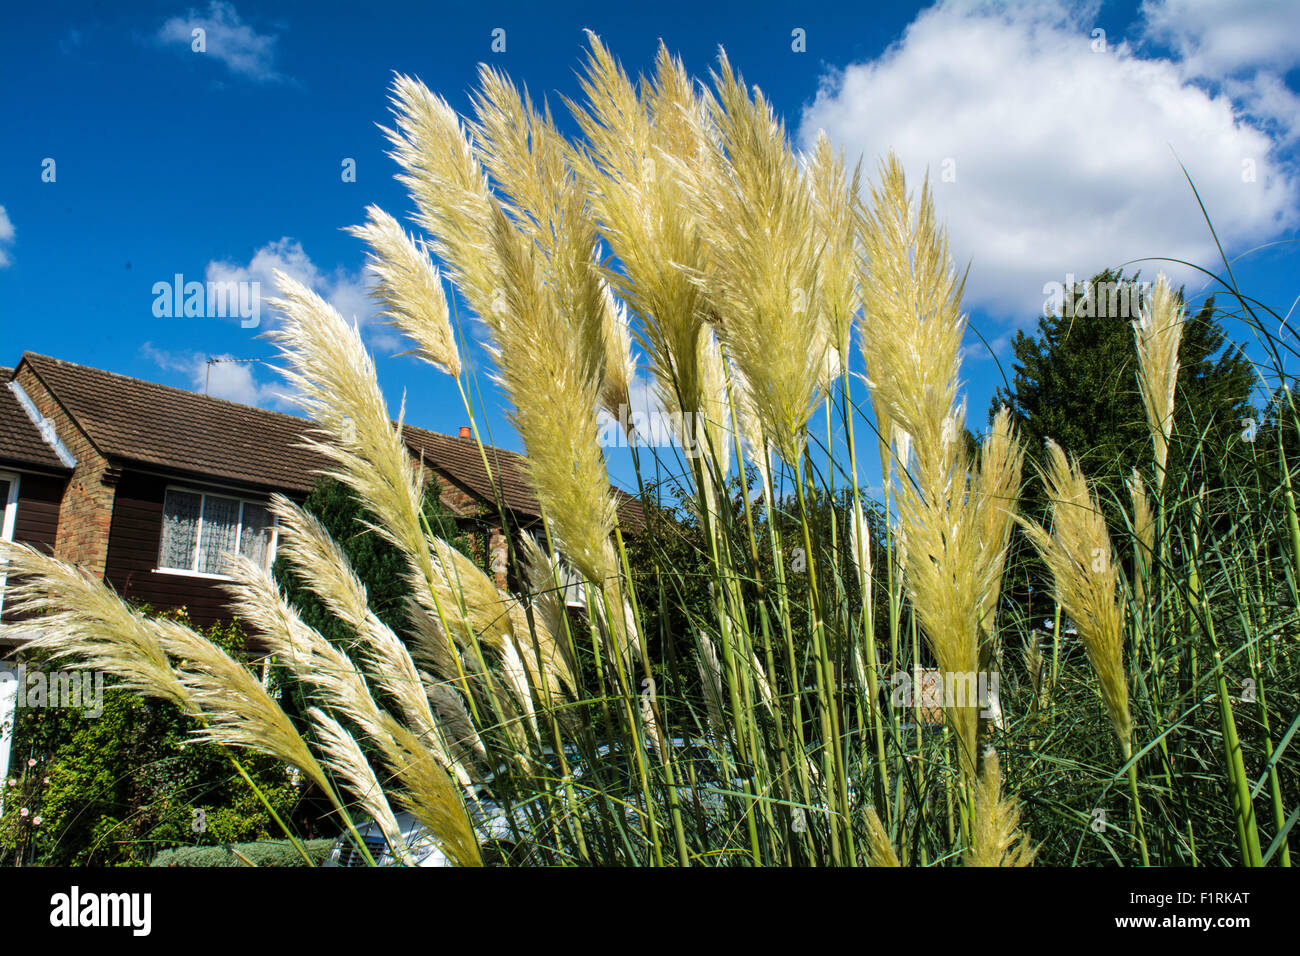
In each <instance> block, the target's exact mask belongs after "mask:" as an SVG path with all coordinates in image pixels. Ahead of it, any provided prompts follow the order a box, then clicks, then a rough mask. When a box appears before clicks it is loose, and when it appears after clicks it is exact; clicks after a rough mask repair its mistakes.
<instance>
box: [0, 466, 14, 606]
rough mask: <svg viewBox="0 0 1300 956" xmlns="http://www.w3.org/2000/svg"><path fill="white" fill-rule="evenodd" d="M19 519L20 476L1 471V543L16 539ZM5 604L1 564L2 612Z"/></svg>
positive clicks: (0, 589)
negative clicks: (15, 534)
mask: <svg viewBox="0 0 1300 956" xmlns="http://www.w3.org/2000/svg"><path fill="white" fill-rule="evenodd" d="M17 517H18V476H17V475H14V474H10V473H9V472H5V471H0V541H12V540H13V539H14V521H15V520H16V519H17ZM4 604H5V572H4V565H3V564H0V611H3V610H4Z"/></svg>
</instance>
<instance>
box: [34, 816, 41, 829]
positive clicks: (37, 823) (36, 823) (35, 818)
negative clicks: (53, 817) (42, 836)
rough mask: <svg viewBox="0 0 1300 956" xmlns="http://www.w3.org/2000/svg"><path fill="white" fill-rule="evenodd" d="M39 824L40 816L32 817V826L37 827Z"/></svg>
mask: <svg viewBox="0 0 1300 956" xmlns="http://www.w3.org/2000/svg"><path fill="white" fill-rule="evenodd" d="M40 825H41V818H40V817H32V826H34V827H38V826H40Z"/></svg>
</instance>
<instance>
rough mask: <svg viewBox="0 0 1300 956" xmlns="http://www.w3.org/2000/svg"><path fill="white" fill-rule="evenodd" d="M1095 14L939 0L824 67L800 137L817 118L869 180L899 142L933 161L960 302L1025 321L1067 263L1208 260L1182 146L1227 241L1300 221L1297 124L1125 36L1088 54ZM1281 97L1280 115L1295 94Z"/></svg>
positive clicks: (1075, 267)
mask: <svg viewBox="0 0 1300 956" xmlns="http://www.w3.org/2000/svg"><path fill="white" fill-rule="evenodd" d="M1094 11H1095V8H1094V7H1092V6H1082V5H1077V4H1076V5H1068V4H1065V3H1056V4H1005V3H1004V4H998V5H996V6H994V5H990V4H985V3H970V2H964V3H956V2H951V0H949V2H941V3H939V4H937V5H936V6H934V7H931V8H929V9H927V10H925V11H923V12H922V13H921V14H920V15H918V16H917V18H916V19H915V20H914V21H913V22H912V24H911V25H910V26H909V27H908V28H907V30H906V31H905V32H904V34H903V36H902V37H901V38H900V40H899V41H898V42H897V43H895V44H894V45H893V46H892V47H890V48H889V49H888V50H887V51H885V53H884V54H882V55H881V56H880V57H879V58H877V59H875V60H873V61H870V62H867V63H859V64H853V65H850V66H849V67H847V68H846V69H844V70H842V71H839V72H836V73H834V74H833V75H831V76H828V77H827V78H826V79H825V81H824V84H823V89H822V90H821V91H820V92H819V94H818V96H817V98H816V100H815V101H814V102H813V103H812V104H811V105H810V106H809V107H807V108H806V109H805V111H804V115H803V118H802V123H801V125H800V127H799V134H798V135H799V140H800V142H801V144H802V145H803V146H804V148H810V147H811V145H812V143H813V141H814V140H815V137H816V134H817V131H818V129H819V128H824V129H825V130H826V131H827V133H828V134H829V135H830V136H831V138H832V140H834V141H836V142H837V143H841V144H843V145H844V146H845V149H846V152H847V153H848V155H849V156H850V157H853V158H856V157H857V156H858V155H862V156H863V158H864V171H865V172H867V173H868V174H870V175H871V176H872V177H873V178H874V175H875V172H876V168H875V163H876V160H877V159H878V158H879V157H881V156H883V155H884V154H885V153H886V152H887V151H888V150H890V149H891V148H892V149H893V150H894V151H896V152H897V153H898V155H899V156H900V158H901V159H902V161H903V163H904V167H905V169H906V170H907V172H908V176H909V180H911V181H913V182H914V183H915V185H916V186H917V187H919V186H920V181H921V177H922V176H923V175H924V174H925V172H926V171H927V170H929V172H930V175H931V183H932V186H933V188H934V190H935V199H936V205H937V211H938V213H939V215H940V218H941V219H943V220H945V221H946V223H947V225H948V229H949V235H950V239H951V247H952V252H953V256H954V259H955V260H956V262H957V263H958V265H959V266H960V267H964V266H965V264H966V263H967V262H969V263H970V266H971V269H970V276H969V280H968V283H967V286H966V291H967V302H968V304H972V305H982V306H985V307H988V308H991V309H995V310H1001V311H1004V312H1006V313H1008V314H1009V315H1010V316H1012V317H1014V318H1015V320H1016V321H1017V322H1019V323H1021V324H1024V323H1026V322H1028V321H1030V320H1032V318H1033V316H1034V314H1036V313H1037V312H1039V311H1040V310H1041V309H1042V306H1043V300H1044V298H1045V295H1044V293H1043V286H1044V285H1045V284H1046V283H1048V282H1063V281H1064V280H1065V276H1066V274H1067V273H1073V274H1075V275H1076V276H1079V277H1080V278H1083V277H1086V276H1088V275H1090V274H1092V273H1093V272H1095V271H1097V270H1100V269H1102V268H1105V267H1108V266H1111V267H1114V266H1119V265H1120V264H1122V263H1124V262H1127V261H1130V260H1134V259H1138V258H1142V257H1155V256H1167V257H1173V258H1180V259H1185V260H1188V261H1191V262H1196V263H1199V264H1202V265H1206V266H1214V265H1215V264H1216V262H1217V257H1216V253H1215V249H1214V245H1213V243H1212V240H1211V238H1210V236H1209V233H1208V230H1207V228H1206V226H1205V223H1204V221H1203V220H1202V218H1201V214H1200V211H1199V209H1198V207H1197V205H1196V201H1195V198H1194V197H1193V195H1192V192H1191V190H1190V188H1189V187H1188V185H1187V182H1186V180H1185V179H1184V178H1183V174H1182V172H1181V171H1180V169H1179V167H1178V162H1177V159H1176V158H1175V154H1176V155H1177V158H1178V159H1181V160H1182V161H1183V163H1184V164H1186V166H1187V168H1188V171H1189V173H1190V174H1191V176H1192V177H1193V179H1194V181H1195V182H1196V185H1197V188H1198V189H1199V190H1200V192H1201V196H1202V198H1203V199H1204V201H1205V203H1206V207H1207V209H1208V210H1209V212H1210V215H1211V216H1212V217H1213V220H1214V225H1215V228H1216V229H1217V230H1218V231H1219V235H1220V238H1221V239H1224V240H1225V245H1226V246H1227V247H1228V249H1229V253H1230V254H1231V253H1232V252H1233V251H1240V250H1241V248H1243V247H1244V246H1246V245H1247V244H1253V243H1254V242H1256V241H1258V240H1260V239H1263V238H1266V237H1271V236H1273V235H1276V234H1277V233H1278V232H1279V231H1280V230H1282V229H1285V228H1288V227H1290V226H1291V225H1293V224H1295V223H1296V222H1297V213H1296V201H1297V194H1298V188H1297V187H1298V184H1297V182H1296V180H1295V179H1294V178H1293V176H1292V174H1291V172H1290V171H1289V170H1288V169H1286V168H1285V167H1284V166H1283V165H1282V164H1281V162H1280V161H1279V159H1278V157H1277V155H1276V144H1277V141H1278V140H1284V139H1286V138H1287V135H1289V133H1287V132H1282V133H1276V132H1275V136H1270V135H1269V133H1268V132H1266V131H1265V130H1264V129H1261V128H1259V127H1258V126H1255V125H1252V124H1251V123H1250V122H1249V121H1248V120H1247V119H1246V118H1245V117H1244V115H1243V111H1242V108H1241V107H1240V106H1239V105H1236V104H1234V102H1233V101H1232V99H1231V98H1230V97H1229V96H1228V95H1227V94H1224V93H1221V94H1219V95H1211V94H1210V93H1208V92H1206V91H1205V90H1204V89H1202V88H1200V87H1199V86H1196V85H1193V84H1192V83H1190V82H1189V80H1188V77H1187V75H1186V73H1185V71H1184V70H1183V69H1182V68H1181V67H1180V65H1179V64H1178V63H1177V62H1175V61H1171V60H1168V59H1158V58H1142V57H1140V56H1138V55H1136V54H1135V53H1134V52H1133V50H1132V49H1130V48H1129V47H1128V46H1127V45H1126V44H1122V43H1121V44H1115V43H1113V42H1112V43H1109V44H1108V45H1107V48H1106V50H1105V52H1094V50H1093V46H1094V43H1093V40H1092V37H1091V31H1092V24H1093V21H1092V19H1091V16H1092V14H1093V13H1094ZM1243 55H1244V54H1243ZM1261 55H1262V54H1255V56H1256V57H1257V58H1258V57H1259V56H1261ZM1285 92H1286V93H1287V94H1288V95H1289V91H1285ZM1273 93H1274V94H1275V101H1276V102H1277V103H1278V104H1281V105H1280V106H1278V108H1277V109H1276V110H1275V112H1277V113H1282V114H1285V112H1286V109H1288V108H1290V107H1291V106H1292V105H1293V103H1292V101H1291V100H1287V99H1286V96H1284V95H1283V94H1282V93H1279V92H1278V91H1277V90H1276V89H1275V90H1273ZM1297 114H1300V111H1294V112H1293V113H1292V114H1291V115H1292V121H1293V120H1294V117H1295V116H1296V115H1297ZM1275 119H1276V122H1277V123H1279V124H1280V123H1282V122H1289V121H1287V120H1285V118H1284V117H1276V118H1275ZM1247 161H1249V163H1248V162H1247ZM1251 164H1253V174H1254V181H1253V182H1247V181H1245V175H1244V174H1245V173H1246V172H1249V171H1251V169H1252V165H1251ZM945 172H947V173H949V174H951V176H950V178H951V179H952V181H944V180H945V175H944V174H945ZM1139 265H1140V266H1141V268H1142V271H1143V274H1144V275H1145V276H1146V277H1147V278H1153V277H1154V273H1155V272H1156V271H1157V269H1158V268H1164V269H1165V270H1166V271H1168V272H1169V273H1170V274H1171V275H1172V276H1173V277H1174V278H1175V279H1180V280H1187V281H1189V282H1190V280H1191V279H1192V278H1193V274H1192V273H1191V272H1190V271H1187V270H1180V269H1178V268H1174V267H1172V266H1170V265H1169V264H1166V263H1142V264H1139ZM1130 268H1132V267H1130Z"/></svg>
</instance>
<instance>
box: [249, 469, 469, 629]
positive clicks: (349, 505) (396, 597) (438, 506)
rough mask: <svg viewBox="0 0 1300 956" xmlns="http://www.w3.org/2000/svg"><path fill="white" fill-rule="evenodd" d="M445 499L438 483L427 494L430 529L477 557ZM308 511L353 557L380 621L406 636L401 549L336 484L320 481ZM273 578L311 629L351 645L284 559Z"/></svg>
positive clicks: (307, 504) (274, 569)
mask: <svg viewBox="0 0 1300 956" xmlns="http://www.w3.org/2000/svg"><path fill="white" fill-rule="evenodd" d="M439 494H440V489H439V485H438V482H437V481H434V480H431V481H430V482H429V483H428V484H427V485H426V486H425V491H424V516H425V519H426V520H427V521H428V522H429V527H430V528H431V529H432V530H433V533H434V534H435V535H437V536H438V537H441V538H445V539H446V540H447V541H449V542H450V543H451V544H452V546H453V547H456V548H458V549H459V550H460V551H462V552H464V553H465V554H469V555H471V556H476V555H475V549H474V548H472V546H471V545H472V543H471V541H470V539H469V538H468V537H467V536H466V535H464V534H462V533H461V531H460V528H459V527H458V526H457V523H456V517H455V515H453V514H452V513H451V511H449V510H448V509H447V508H446V507H445V506H444V505H443V504H442V502H441V501H440V500H439ZM303 509H304V510H305V511H307V512H308V513H310V514H312V515H314V516H315V517H316V519H317V520H319V521H320V522H321V524H323V525H324V526H325V528H326V530H328V531H329V533H330V536H331V537H333V539H334V540H335V541H337V542H338V544H339V546H340V547H341V548H342V549H343V552H344V553H345V554H346V555H347V556H348V560H349V561H350V562H351V564H352V570H353V571H355V572H356V574H357V577H358V578H360V579H361V583H362V584H363V585H365V588H366V593H367V595H368V596H369V598H370V607H371V609H372V610H373V611H374V612H375V615H376V616H377V617H378V618H379V619H380V620H381V621H383V622H384V623H385V624H387V625H388V626H389V627H390V628H392V629H393V630H394V631H397V632H398V633H400V632H401V631H402V630H403V629H404V627H405V626H406V611H405V609H404V607H403V602H404V601H405V599H406V596H407V595H408V594H409V593H410V588H409V587H408V586H407V583H406V574H407V568H406V562H405V560H404V559H403V557H402V555H401V553H400V552H399V551H398V550H397V548H395V547H393V545H392V544H390V543H389V542H387V541H385V540H384V539H383V538H382V537H380V536H379V535H377V534H375V533H374V532H373V531H372V530H371V529H370V527H369V526H368V525H369V523H370V522H371V521H372V520H373V519H372V518H371V516H370V515H369V514H368V513H367V512H366V510H365V508H364V507H363V506H362V504H361V502H360V500H359V499H358V498H357V495H356V493H355V492H354V491H352V489H351V488H349V487H348V486H347V485H344V484H343V483H342V482H340V481H337V480H336V479H334V478H329V477H321V478H318V479H317V480H316V483H315V485H314V486H313V487H312V490H311V493H310V494H309V495H308V496H307V499H306V500H305V501H304V502H303ZM480 537H481V535H480ZM478 550H483V549H481V548H480V549H478ZM476 560H478V561H479V563H480V565H481V564H482V563H483V562H482V560H481V556H476ZM272 573H273V574H274V575H275V580H276V582H277V583H278V584H279V585H280V588H281V590H282V591H283V592H284V593H285V596H286V597H287V598H288V599H289V602H290V603H291V604H293V605H294V607H296V608H297V609H298V612H299V613H300V614H301V615H302V618H303V620H304V621H305V622H306V623H307V624H308V625H309V626H311V627H313V628H315V629H316V630H318V631H320V633H321V634H323V635H324V636H325V637H326V638H328V639H329V640H330V641H333V642H336V643H346V642H347V641H350V640H351V639H352V638H353V635H352V634H351V633H349V632H348V630H347V628H346V627H345V626H344V625H343V624H341V623H340V622H339V621H338V619H337V618H335V617H334V616H333V615H331V614H330V613H329V611H328V610H327V609H326V608H325V606H324V604H323V603H322V602H321V600H320V599H319V598H318V597H317V596H316V595H315V594H314V593H313V592H312V591H310V590H309V589H308V588H307V587H306V586H305V585H304V584H303V581H302V579H301V578H300V577H299V576H298V575H297V574H295V573H294V571H293V570H292V569H291V568H290V567H289V565H288V562H287V561H286V560H285V559H284V558H277V559H276V562H275V565H274V566H273V567H272Z"/></svg>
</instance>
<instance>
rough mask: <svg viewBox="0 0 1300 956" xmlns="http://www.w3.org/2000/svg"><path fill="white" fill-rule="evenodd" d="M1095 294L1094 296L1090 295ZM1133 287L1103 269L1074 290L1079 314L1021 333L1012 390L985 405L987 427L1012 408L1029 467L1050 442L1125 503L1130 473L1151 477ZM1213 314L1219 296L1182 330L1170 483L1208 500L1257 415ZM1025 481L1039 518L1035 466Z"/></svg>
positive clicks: (1247, 375)
mask: <svg viewBox="0 0 1300 956" xmlns="http://www.w3.org/2000/svg"><path fill="white" fill-rule="evenodd" d="M1089 287H1091V288H1092V289H1093V290H1094V293H1093V295H1092V296H1091V297H1088V296H1087V295H1086V294H1085V290H1086V289H1087V288H1089ZM1136 287H1137V278H1136V276H1134V277H1125V276H1124V275H1123V273H1122V272H1113V271H1111V270H1106V271H1104V272H1101V273H1099V274H1098V275H1096V276H1094V277H1093V279H1092V281H1091V283H1088V284H1082V283H1081V284H1080V285H1079V286H1077V287H1076V289H1075V290H1073V292H1074V295H1073V297H1072V298H1073V299H1074V300H1075V307H1073V308H1070V309H1062V310H1061V311H1062V313H1066V314H1061V315H1056V314H1053V315H1049V316H1046V317H1043V318H1040V319H1039V320H1038V328H1037V331H1036V332H1035V334H1033V335H1027V334H1025V333H1024V332H1023V331H1021V332H1017V333H1016V337H1015V339H1014V340H1013V342H1012V346H1011V347H1012V351H1013V353H1014V356H1015V366H1014V373H1013V377H1012V380H1011V384H1010V388H1009V389H1008V388H999V389H998V390H997V392H996V393H995V395H994V397H993V401H992V404H991V406H990V408H989V421H992V420H993V416H994V415H996V414H997V412H998V409H999V408H1001V407H1002V406H1003V405H1007V406H1008V407H1009V408H1010V409H1011V412H1012V414H1013V416H1014V417H1015V422H1016V426H1017V427H1018V428H1019V429H1020V433H1021V436H1022V438H1023V440H1024V442H1025V445H1026V448H1027V451H1028V455H1029V457H1030V458H1031V459H1032V460H1035V461H1037V460H1040V456H1041V452H1042V448H1043V443H1044V441H1046V440H1047V439H1049V438H1050V439H1052V440H1053V441H1055V442H1056V443H1057V444H1059V445H1060V446H1061V447H1062V448H1064V449H1065V451H1066V452H1068V453H1069V454H1071V455H1077V456H1078V458H1079V462H1080V464H1081V465H1082V467H1083V469H1084V472H1085V473H1086V474H1087V475H1088V476H1089V477H1090V478H1091V479H1092V480H1093V481H1096V482H1097V483H1098V484H1099V485H1100V490H1101V498H1102V500H1103V501H1107V502H1113V501H1115V500H1120V501H1126V500H1127V492H1126V491H1125V489H1124V485H1123V482H1124V480H1125V479H1126V478H1127V477H1128V475H1129V474H1130V473H1131V472H1132V470H1133V468H1135V467H1136V468H1138V469H1139V471H1141V472H1142V474H1143V475H1144V476H1145V477H1146V478H1148V479H1150V476H1151V471H1152V469H1151V440H1150V434H1149V432H1148V431H1147V423H1146V412H1145V411H1144V409H1143V407H1142V398H1141V396H1140V394H1139V392H1138V387H1137V379H1136V372H1137V355H1136V352H1135V350H1134V345H1133V326H1132V323H1133V318H1134V315H1135V309H1134V308H1133V303H1134V302H1136V300H1137V295H1136V292H1137V288H1136ZM1099 289H1106V290H1108V291H1107V292H1106V293H1105V294H1101V293H1098V292H1097V290H1099ZM1116 291H1117V292H1118V293H1119V294H1118V295H1112V294H1110V293H1111V292H1116ZM1180 298H1181V292H1180ZM1067 304H1068V299H1067ZM1116 306H1118V307H1116ZM1070 313H1072V314H1070ZM1216 315H1217V313H1216V311H1215V307H1214V299H1213V298H1211V299H1208V300H1207V301H1206V302H1205V304H1204V305H1203V306H1202V307H1201V308H1200V309H1199V310H1195V311H1192V312H1190V313H1189V315H1188V319H1187V324H1186V327H1185V329H1184V332H1183V339H1182V346H1181V348H1180V350H1179V359H1180V367H1179V372H1178V391H1177V397H1176V400H1175V412H1174V425H1173V437H1172V439H1171V442H1170V449H1169V478H1168V479H1167V484H1166V488H1167V490H1169V491H1171V492H1173V493H1175V494H1177V493H1178V490H1177V489H1179V488H1180V487H1182V488H1184V489H1185V490H1184V492H1183V493H1184V494H1191V493H1195V491H1196V489H1197V488H1198V487H1199V485H1200V483H1201V482H1202V481H1204V482H1205V483H1206V486H1207V489H1208V490H1209V491H1210V493H1214V492H1215V491H1217V490H1219V489H1222V488H1223V487H1224V486H1225V485H1226V484H1227V479H1228V477H1229V476H1227V475H1226V474H1225V473H1224V470H1225V467H1226V464H1225V463H1226V462H1228V461H1229V460H1231V459H1230V456H1229V455H1227V454H1225V451H1226V449H1228V447H1229V446H1230V445H1231V443H1232V442H1234V441H1235V440H1236V439H1237V438H1238V436H1239V434H1240V432H1241V428H1242V425H1241V422H1242V419H1244V418H1249V417H1252V416H1255V414H1256V413H1255V412H1254V410H1253V407H1252V405H1251V391H1252V387H1253V384H1254V381H1255V376H1254V372H1253V370H1252V368H1251V365H1250V362H1249V361H1248V360H1247V358H1246V357H1245V355H1244V354H1243V352H1242V350H1241V347H1240V346H1239V345H1237V344H1236V343H1231V342H1229V341H1228V338H1227V335H1226V333H1225V332H1224V330H1223V327H1222V326H1221V325H1220V324H1219V322H1218V320H1217V318H1216ZM1202 441H1203V445H1201V443H1202ZM1198 445H1199V446H1201V447H1199V448H1198ZM1027 478H1028V482H1027V485H1028V487H1027V488H1026V501H1025V503H1026V505H1027V510H1029V511H1030V512H1031V513H1041V502H1042V495H1041V489H1040V487H1039V485H1038V482H1037V479H1036V476H1035V475H1034V474H1033V469H1029V473H1028V475H1027Z"/></svg>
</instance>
